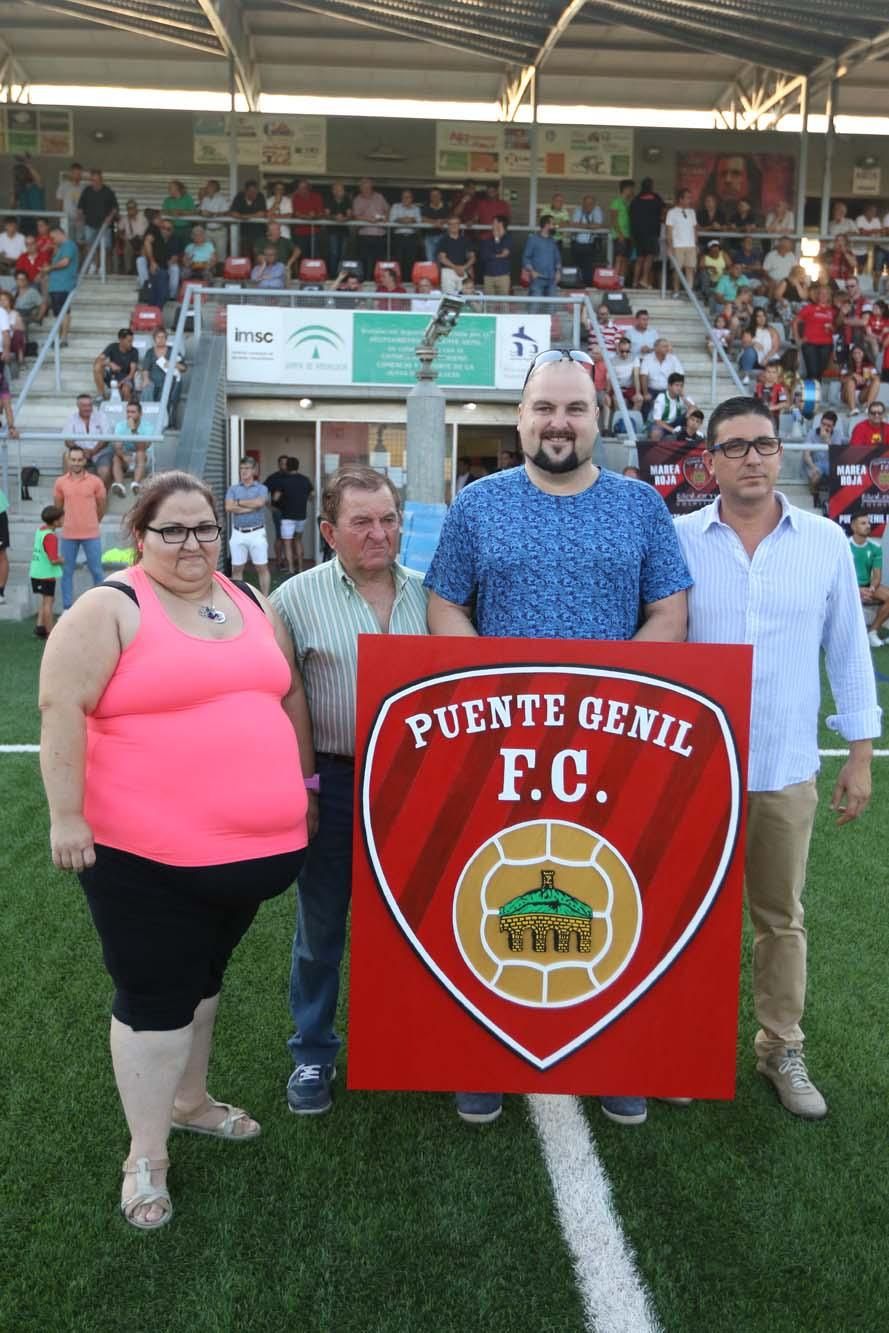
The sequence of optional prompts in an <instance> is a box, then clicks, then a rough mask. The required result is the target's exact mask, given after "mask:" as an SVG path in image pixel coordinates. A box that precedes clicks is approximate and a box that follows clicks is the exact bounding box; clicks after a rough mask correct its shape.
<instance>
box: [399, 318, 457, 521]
mask: <svg viewBox="0 0 889 1333" xmlns="http://www.w3.org/2000/svg"><path fill="white" fill-rule="evenodd" d="M445 300H447V298H445ZM443 307H444V302H443V303H442V305H441V306H439V308H438V311H437V312H436V314H435V316H434V318H433V319H431V320H430V322H429V325H428V327H427V329H426V332H425V333H424V334H423V340H422V342H421V343H420V345H419V346H418V347H417V349H416V356H417V360H418V361H419V363H420V366H419V369H418V370H417V382H416V384H415V385H414V386H413V388H412V389H411V391H410V393H409V394H408V396H407V402H406V408H407V478H406V481H407V485H406V498H407V499H408V500H415V501H416V502H417V503H419V504H444V503H445V461H446V459H447V455H448V449H447V427H446V425H445V408H446V405H447V400H446V399H445V396H444V394H443V393H442V391H441V389H440V388H439V386H438V384H437V383H436V380H437V379H438V375H437V372H436V370H435V367H434V366H433V362H434V360H435V344H436V342H437V341H438V339H439V338H446V337H447V335H448V334H449V333H450V332H451V329H452V328H453V327H454V324H455V323H456V315H452V316H451V318H450V320H447V319H442V313H443Z"/></svg>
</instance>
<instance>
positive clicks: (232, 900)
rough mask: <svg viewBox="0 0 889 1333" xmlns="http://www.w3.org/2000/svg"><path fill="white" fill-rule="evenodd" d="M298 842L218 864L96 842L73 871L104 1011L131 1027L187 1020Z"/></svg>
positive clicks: (270, 894)
mask: <svg viewBox="0 0 889 1333" xmlns="http://www.w3.org/2000/svg"><path fill="white" fill-rule="evenodd" d="M304 859H305V851H297V852H285V853H284V854H282V855H280V856H264V857H259V858H257V859H254V860H251V861H233V862H230V863H229V864H226V865H219V866H169V865H161V864H160V863H159V862H157V861H148V860H146V859H145V858H144V857H142V856H133V855H132V854H131V853H130V852H122V851H118V850H116V849H115V848H113V847H104V846H101V845H97V846H96V864H95V865H94V866H91V867H90V868H89V869H88V870H83V871H81V872H80V882H81V884H82V885H83V889H84V892H85V893H86V899H87V903H88V904H89V909H90V913H91V914H92V918H93V923H94V924H95V927H96V930H97V931H98V932H99V937H100V939H101V941H102V955H103V957H104V959H105V966H106V968H107V969H108V972H109V974H110V976H111V979H112V981H113V982H114V985H115V987H116V990H115V995H114V1002H113V1004H112V1008H111V1012H112V1013H113V1014H114V1017H115V1018H116V1019H118V1021H119V1022H121V1023H126V1024H127V1026H128V1027H131V1028H132V1029H133V1030H134V1031H135V1032H144V1031H152V1032H169V1031H173V1030H174V1029H176V1028H183V1027H187V1025H188V1024H189V1023H190V1022H191V1020H192V1017H193V1015H194V1011H195V1009H196V1008H197V1006H198V1004H199V1003H200V1002H201V1000H203V999H207V998H209V997H210V996H213V995H216V994H218V992H219V989H220V987H221V985H222V977H223V973H224V972H225V969H226V965H227V964H228V960H229V958H230V957H231V955H232V953H233V952H234V949H235V947H236V945H237V944H238V942H239V940H240V939H241V937H242V935H243V934H244V933H245V931H246V930H247V928H248V927H249V925H250V923H251V922H252V920H253V918H254V917H255V916H256V913H257V912H258V911H259V908H260V906H261V905H262V903H263V902H264V901H265V899H266V898H274V897H276V896H277V895H278V894H279V893H283V892H284V891H285V890H286V889H288V888H289V887H290V885H291V884H292V883H293V882H294V881H295V879H296V877H297V875H298V873H299V871H300V869H301V867H302V863H303V860H304Z"/></svg>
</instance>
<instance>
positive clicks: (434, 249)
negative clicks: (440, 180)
mask: <svg viewBox="0 0 889 1333" xmlns="http://www.w3.org/2000/svg"><path fill="white" fill-rule="evenodd" d="M421 212H422V214H423V221H424V222H428V223H429V224H430V228H431V229H430V230H429V231H427V232H424V239H423V246H424V248H425V251H426V262H427V263H429V264H437V263H438V245H439V241H440V240H441V237H442V235H443V234H444V231H445V229H446V227H447V221H448V218H449V216H450V211H449V209H448V206H447V204H446V203H445V201H444V198H443V196H442V193H441V190H439V189H438V188H437V187H436V186H433V187H432V189H431V190H430V191H429V199H428V201H427V202H426V203H425V204H423V206H422V209H421ZM434 228H438V230H434Z"/></svg>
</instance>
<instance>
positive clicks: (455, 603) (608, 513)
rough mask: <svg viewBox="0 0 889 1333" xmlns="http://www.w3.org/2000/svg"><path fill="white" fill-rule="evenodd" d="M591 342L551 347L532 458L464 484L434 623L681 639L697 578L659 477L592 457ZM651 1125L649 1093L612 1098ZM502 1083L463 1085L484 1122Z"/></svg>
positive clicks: (527, 396)
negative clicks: (471, 1088)
mask: <svg viewBox="0 0 889 1333" xmlns="http://www.w3.org/2000/svg"><path fill="white" fill-rule="evenodd" d="M590 366H591V363H590V361H589V358H588V357H587V356H586V355H585V353H582V352H581V353H577V352H572V353H568V352H564V353H558V352H544V353H542V354H541V356H540V357H538V358H537V360H536V361H535V362H534V363H533V365H532V367H531V371H530V373H529V376H528V380H527V381H526V384H525V388H524V391H523V393H522V400H521V402H520V404H519V414H518V434H519V440H520V442H521V447H522V453H523V456H524V467H516V468H510V469H508V470H507V471H504V472H498V473H496V474H494V475H493V476H491V477H487V478H485V479H483V480H482V481H480V482H477V483H476V484H475V485H474V486H469V487H466V488H465V489H464V490H462V491H461V492H460V494H459V495H458V496H457V498H456V499H455V501H454V503H453V505H452V506H451V508H450V510H449V512H448V515H447V517H446V519H445V522H444V526H443V528H442V532H441V539H440V541H439V545H438V549H437V551H436V553H435V557H434V559H433V561H432V565H431V567H430V569H429V573H428V574H427V575H426V586H427V587H428V588H429V589H430V590H431V591H430V599H429V628H430V630H431V632H432V633H433V634H449V635H472V634H483V635H499V636H501V637H517V638H535V639H649V640H655V641H659V642H666V641H681V640H683V639H684V638H685V631H686V589H687V588H688V587H689V586H690V584H691V578H690V577H689V573H688V570H687V568H686V565H685V561H684V560H683V558H682V553H681V551H680V549H679V543H678V541H677V540H676V534H675V532H674V530H673V524H672V522H671V520H670V515H669V513H668V512H667V508H666V505H665V504H664V502H663V500H662V499H661V498H660V496H659V495H658V494H657V492H656V491H655V490H654V489H653V488H652V487H651V486H647V485H645V484H644V483H643V482H638V481H630V480H628V479H626V478H624V477H618V476H617V475H616V474H615V473H612V472H605V471H602V469H601V468H598V467H596V466H595V465H594V463H593V461H592V454H593V445H594V443H595V440H596V435H597V430H598V425H597V412H596V393H595V388H594V386H593V381H592V378H591V375H590ZM601 1100H602V1109H603V1111H604V1112H605V1114H606V1115H607V1116H608V1117H609V1118H610V1119H613V1120H617V1121H618V1122H619V1123H621V1124H641V1123H642V1121H643V1120H645V1117H646V1105H645V1099H644V1098H642V1097H603V1098H602V1099H601ZM501 1104H502V1098H501V1097H500V1096H499V1094H494V1093H458V1094H457V1111H458V1114H459V1115H460V1116H461V1117H462V1118H463V1119H464V1120H468V1121H471V1122H474V1123H484V1122H485V1121H489V1120H493V1119H495V1118H496V1117H497V1116H498V1115H499V1114H500V1109H501Z"/></svg>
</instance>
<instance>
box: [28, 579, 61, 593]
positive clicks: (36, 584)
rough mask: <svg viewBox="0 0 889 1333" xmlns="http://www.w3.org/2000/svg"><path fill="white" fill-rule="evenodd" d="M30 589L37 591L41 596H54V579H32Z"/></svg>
mask: <svg viewBox="0 0 889 1333" xmlns="http://www.w3.org/2000/svg"><path fill="white" fill-rule="evenodd" d="M31 591H32V592H36V593H38V594H39V595H40V596H41V597H55V595H56V581H55V579H32V580H31Z"/></svg>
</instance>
